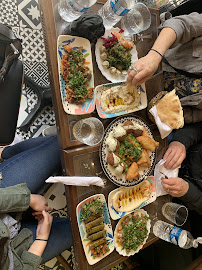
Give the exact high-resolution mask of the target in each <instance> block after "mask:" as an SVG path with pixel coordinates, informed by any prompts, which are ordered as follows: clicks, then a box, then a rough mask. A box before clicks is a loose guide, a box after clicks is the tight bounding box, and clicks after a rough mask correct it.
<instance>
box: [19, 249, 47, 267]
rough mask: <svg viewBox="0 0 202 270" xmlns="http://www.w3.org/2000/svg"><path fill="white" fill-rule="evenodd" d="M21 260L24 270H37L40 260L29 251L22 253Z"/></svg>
mask: <svg viewBox="0 0 202 270" xmlns="http://www.w3.org/2000/svg"><path fill="white" fill-rule="evenodd" d="M21 260H22V261H23V266H24V270H37V269H38V267H39V265H40V263H41V261H42V258H41V257H39V256H37V255H35V254H33V253H31V252H29V251H23V253H22V255H21Z"/></svg>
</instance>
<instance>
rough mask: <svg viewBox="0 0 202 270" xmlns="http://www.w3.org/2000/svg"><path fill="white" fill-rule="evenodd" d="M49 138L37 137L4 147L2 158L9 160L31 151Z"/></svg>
mask: <svg viewBox="0 0 202 270" xmlns="http://www.w3.org/2000/svg"><path fill="white" fill-rule="evenodd" d="M49 138H50V137H42V136H41V137H37V138H31V139H28V140H25V141H22V142H19V143H17V144H14V145H11V146H6V147H5V148H4V150H3V152H2V158H3V159H8V158H11V157H13V156H15V155H17V154H19V153H21V152H24V151H26V150H29V149H32V148H34V147H37V146H39V145H40V144H42V143H44V142H46V141H47V139H49Z"/></svg>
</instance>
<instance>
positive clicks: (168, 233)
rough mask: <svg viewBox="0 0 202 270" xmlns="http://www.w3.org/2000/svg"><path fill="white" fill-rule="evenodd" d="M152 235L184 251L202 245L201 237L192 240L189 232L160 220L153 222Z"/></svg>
mask: <svg viewBox="0 0 202 270" xmlns="http://www.w3.org/2000/svg"><path fill="white" fill-rule="evenodd" d="M153 233H154V235H155V236H157V237H159V238H161V239H162V240H165V241H167V242H170V243H173V244H175V245H178V246H179V247H181V248H184V249H188V248H192V247H194V248H197V247H198V243H202V241H201V240H202V238H201V237H198V238H197V239H194V238H193V236H192V235H191V233H190V232H188V231H186V230H183V229H181V228H178V227H175V226H173V225H171V224H169V223H166V222H164V221H162V220H158V221H156V222H155V224H154V226H153Z"/></svg>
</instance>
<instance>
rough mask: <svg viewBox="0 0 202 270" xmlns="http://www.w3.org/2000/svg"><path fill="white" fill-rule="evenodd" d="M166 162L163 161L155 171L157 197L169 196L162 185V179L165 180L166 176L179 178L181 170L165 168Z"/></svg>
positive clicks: (157, 165)
mask: <svg viewBox="0 0 202 270" xmlns="http://www.w3.org/2000/svg"><path fill="white" fill-rule="evenodd" d="M164 163H165V160H163V159H161V160H160V161H159V162H158V163H157V164H156V166H155V169H154V178H155V184H156V197H159V196H163V195H165V194H168V193H167V192H166V191H165V189H164V188H163V187H162V185H161V178H165V176H167V177H168V178H169V177H178V172H179V168H180V166H179V167H178V168H176V169H166V168H165V167H164Z"/></svg>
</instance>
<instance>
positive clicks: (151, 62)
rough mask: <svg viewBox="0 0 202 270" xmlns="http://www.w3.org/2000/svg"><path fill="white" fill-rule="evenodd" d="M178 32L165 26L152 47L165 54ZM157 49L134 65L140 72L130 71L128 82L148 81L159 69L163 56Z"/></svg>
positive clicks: (139, 82)
mask: <svg viewBox="0 0 202 270" xmlns="http://www.w3.org/2000/svg"><path fill="white" fill-rule="evenodd" d="M175 40H176V33H175V31H174V30H173V29H171V28H164V29H163V30H162V31H161V32H160V34H159V36H158V38H157V39H156V41H155V43H154V45H153V46H152V49H154V50H156V51H158V52H159V53H160V54H161V55H164V54H165V52H166V51H167V49H169V48H170V46H171V45H172V44H173V43H174V42H175ZM160 54H158V53H157V52H155V51H152V50H150V51H149V52H148V54H147V55H146V56H144V57H142V58H140V59H139V60H138V61H136V62H135V63H134V64H133V67H135V68H137V70H138V73H137V72H135V71H134V70H129V71H128V78H127V82H128V83H132V84H133V85H137V84H141V83H143V82H145V81H147V80H148V79H149V78H151V77H152V75H153V74H154V73H155V71H156V70H157V68H158V66H159V64H160V62H161V60H162V57H161V55H160Z"/></svg>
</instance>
